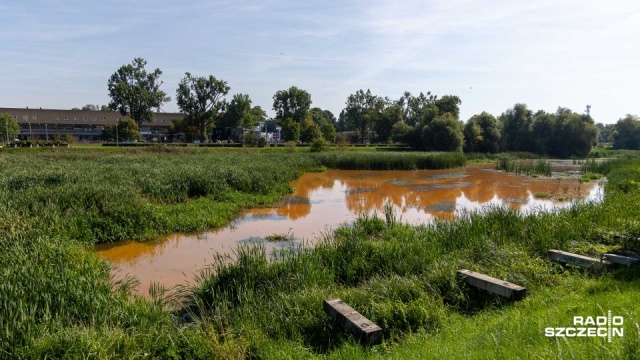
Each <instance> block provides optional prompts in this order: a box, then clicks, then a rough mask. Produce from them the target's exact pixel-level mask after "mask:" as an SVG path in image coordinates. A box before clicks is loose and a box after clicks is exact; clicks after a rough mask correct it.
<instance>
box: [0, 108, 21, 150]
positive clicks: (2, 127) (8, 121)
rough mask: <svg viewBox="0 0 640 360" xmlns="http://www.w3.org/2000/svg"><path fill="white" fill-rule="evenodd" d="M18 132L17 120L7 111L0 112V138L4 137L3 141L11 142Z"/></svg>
mask: <svg viewBox="0 0 640 360" xmlns="http://www.w3.org/2000/svg"><path fill="white" fill-rule="evenodd" d="M19 133H20V125H19V124H18V122H17V121H16V120H15V119H14V118H12V117H11V115H9V114H7V113H4V114H0V138H4V139H5V141H4V142H5V143H8V142H12V141H13V139H15V138H16V137H17V136H18V134H19ZM7 136H8V137H7Z"/></svg>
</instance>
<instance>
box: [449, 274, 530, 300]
mask: <svg viewBox="0 0 640 360" xmlns="http://www.w3.org/2000/svg"><path fill="white" fill-rule="evenodd" d="M458 276H460V277H462V278H463V279H464V280H465V281H466V283H467V284H469V285H471V286H474V287H477V288H478V289H481V290H485V291H488V292H490V293H494V294H497V295H500V296H502V297H506V298H508V299H512V300H522V299H524V298H525V296H527V289H526V288H523V287H522V286H520V285H516V284H512V283H510V282H506V281H504V280H500V279H496V278H492V277H491V276H487V275H484V274H480V273H477V272H474V271H471V270H466V269H462V270H458Z"/></svg>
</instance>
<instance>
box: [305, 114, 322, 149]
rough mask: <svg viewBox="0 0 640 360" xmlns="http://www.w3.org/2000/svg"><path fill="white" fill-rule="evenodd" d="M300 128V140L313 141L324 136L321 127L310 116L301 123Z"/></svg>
mask: <svg viewBox="0 0 640 360" xmlns="http://www.w3.org/2000/svg"><path fill="white" fill-rule="evenodd" d="M300 128H301V130H300V141H302V142H303V143H307V144H308V143H312V142H314V141H315V140H316V139H320V138H322V132H321V131H320V127H319V126H318V124H316V123H315V122H313V120H311V119H310V118H307V119H305V120H304V121H303V122H302V124H300Z"/></svg>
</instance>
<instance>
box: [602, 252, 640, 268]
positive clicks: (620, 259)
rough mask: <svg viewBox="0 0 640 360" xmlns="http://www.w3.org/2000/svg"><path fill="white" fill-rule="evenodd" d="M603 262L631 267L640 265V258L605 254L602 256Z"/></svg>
mask: <svg viewBox="0 0 640 360" xmlns="http://www.w3.org/2000/svg"><path fill="white" fill-rule="evenodd" d="M601 258H602V260H606V261H609V262H612V263H615V264H620V265H627V266H631V265H635V264H638V263H640V257H636V256H624V255H617V254H603V255H602V256H601Z"/></svg>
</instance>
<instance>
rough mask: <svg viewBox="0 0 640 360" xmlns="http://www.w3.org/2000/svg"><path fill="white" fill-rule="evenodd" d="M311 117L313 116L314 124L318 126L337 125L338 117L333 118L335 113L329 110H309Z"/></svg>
mask: <svg viewBox="0 0 640 360" xmlns="http://www.w3.org/2000/svg"><path fill="white" fill-rule="evenodd" d="M309 115H311V119H312V120H313V122H315V123H316V124H318V126H322V125H323V124H326V123H329V124H333V125H335V123H336V117H335V116H333V113H332V112H331V111H329V110H322V109H320V108H319V107H314V108H312V109H311V110H309Z"/></svg>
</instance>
